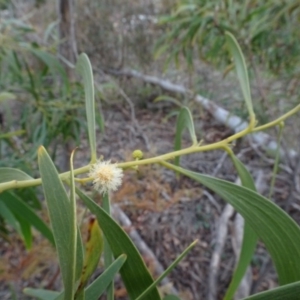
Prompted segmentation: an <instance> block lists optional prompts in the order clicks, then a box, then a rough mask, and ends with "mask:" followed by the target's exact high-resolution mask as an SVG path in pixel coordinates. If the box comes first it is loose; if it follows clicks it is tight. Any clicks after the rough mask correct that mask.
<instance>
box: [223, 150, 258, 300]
mask: <svg viewBox="0 0 300 300" xmlns="http://www.w3.org/2000/svg"><path fill="white" fill-rule="evenodd" d="M230 156H231V159H232V161H233V164H234V166H235V169H236V170H237V173H238V175H239V177H240V179H241V182H242V185H243V186H244V187H246V188H248V189H251V190H253V191H256V188H255V184H254V181H253V178H252V176H251V174H250V173H249V171H248V170H247V168H246V167H245V166H244V165H243V163H242V162H241V161H240V160H239V159H238V158H237V157H236V156H235V155H234V154H233V153H230ZM257 239H258V237H257V235H256V233H255V232H254V230H253V229H252V228H251V226H250V225H249V224H248V222H245V224H244V234H243V242H242V248H241V252H240V257H239V261H238V263H237V266H236V268H235V271H234V274H233V276H232V279H231V282H230V285H229V288H228V289H227V291H226V295H225V297H224V300H231V299H232V298H233V296H234V294H235V292H236V290H237V288H238V287H239V284H240V282H241V280H242V279H243V277H244V275H245V273H246V270H247V267H248V265H249V264H250V262H251V259H252V257H253V254H254V251H255V247H256V244H257Z"/></svg>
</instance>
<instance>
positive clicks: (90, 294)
mask: <svg viewBox="0 0 300 300" xmlns="http://www.w3.org/2000/svg"><path fill="white" fill-rule="evenodd" d="M125 261H126V255H124V254H122V255H120V256H119V257H118V258H117V259H116V260H115V261H114V262H113V263H112V264H111V265H110V266H109V268H107V269H106V270H105V271H104V272H103V273H102V274H101V275H100V276H99V277H98V278H97V279H95V281H94V282H93V283H91V284H90V285H89V286H88V287H87V288H86V290H85V295H86V299H88V300H97V299H98V298H99V297H100V296H101V295H102V294H103V293H104V291H105V289H106V288H107V287H108V285H109V284H110V283H111V282H112V281H113V279H114V277H115V275H116V274H117V273H118V272H119V270H120V269H121V267H122V266H123V264H124V263H125Z"/></svg>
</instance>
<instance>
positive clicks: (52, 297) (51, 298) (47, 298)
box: [23, 288, 63, 300]
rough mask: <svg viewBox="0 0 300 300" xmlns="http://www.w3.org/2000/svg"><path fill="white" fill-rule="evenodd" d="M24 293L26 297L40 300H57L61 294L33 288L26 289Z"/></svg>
mask: <svg viewBox="0 0 300 300" xmlns="http://www.w3.org/2000/svg"><path fill="white" fill-rule="evenodd" d="M23 292H24V294H25V295H28V296H31V297H36V298H38V299H40V300H56V299H57V297H58V296H59V294H60V293H59V292H55V291H49V290H42V289H32V288H25V289H24V290H23ZM62 300H63V299H62Z"/></svg>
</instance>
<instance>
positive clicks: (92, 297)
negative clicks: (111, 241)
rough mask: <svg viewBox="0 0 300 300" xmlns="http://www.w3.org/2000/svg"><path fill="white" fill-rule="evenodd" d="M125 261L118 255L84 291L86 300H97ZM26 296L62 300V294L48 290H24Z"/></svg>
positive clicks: (122, 256)
mask: <svg viewBox="0 0 300 300" xmlns="http://www.w3.org/2000/svg"><path fill="white" fill-rule="evenodd" d="M125 261H126V255H124V254H123V255H120V256H119V257H118V258H117V259H116V260H115V261H114V262H113V263H112V264H111V265H110V267H109V268H108V269H106V270H105V271H104V272H103V273H102V274H101V275H100V276H99V277H98V278H96V279H95V280H94V281H93V282H92V283H91V284H90V285H89V286H88V287H87V288H86V289H85V296H86V299H88V300H98V299H99V297H100V296H101V295H102V294H103V293H104V292H105V290H106V288H107V286H108V285H109V284H110V283H111V282H112V280H113V278H114V277H115V275H116V274H117V273H118V272H119V270H120V268H121V267H122V266H123V264H124V262H125ZM24 293H25V294H26V295H29V296H32V297H37V298H38V299H41V300H64V292H61V293H59V292H55V291H49V290H41V289H32V288H25V289H24Z"/></svg>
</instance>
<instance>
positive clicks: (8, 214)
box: [0, 201, 22, 234]
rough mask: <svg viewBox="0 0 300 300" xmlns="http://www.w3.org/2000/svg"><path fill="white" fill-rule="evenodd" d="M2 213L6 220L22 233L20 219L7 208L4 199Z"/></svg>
mask: <svg viewBox="0 0 300 300" xmlns="http://www.w3.org/2000/svg"><path fill="white" fill-rule="evenodd" d="M0 215H1V216H2V218H4V220H6V222H7V223H8V224H9V225H10V226H12V227H13V228H14V229H15V230H16V231H17V232H18V233H19V234H21V233H22V232H21V228H20V225H19V223H18V220H17V219H16V217H15V216H14V214H13V213H12V212H11V211H10V210H9V209H8V208H7V206H6V205H5V204H4V203H3V201H0Z"/></svg>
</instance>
